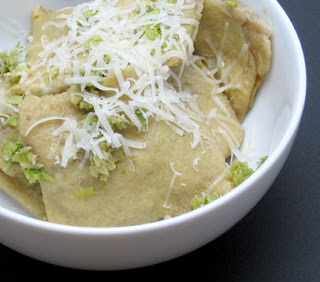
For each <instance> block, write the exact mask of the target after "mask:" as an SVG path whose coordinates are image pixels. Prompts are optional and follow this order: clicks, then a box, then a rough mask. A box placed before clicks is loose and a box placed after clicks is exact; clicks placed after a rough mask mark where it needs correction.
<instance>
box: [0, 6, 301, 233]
mask: <svg viewBox="0 0 320 282" xmlns="http://www.w3.org/2000/svg"><path fill="white" fill-rule="evenodd" d="M270 6H272V7H274V10H275V11H276V13H277V17H281V18H282V20H283V21H284V22H285V26H286V29H287V30H288V32H290V38H291V39H292V42H293V43H294V48H295V51H296V54H297V60H298V65H299V69H298V71H299V81H298V83H297V85H298V89H297V90H296V91H297V93H298V99H299V100H298V101H297V102H296V110H295V112H294V113H293V114H292V118H291V119H290V122H289V125H288V127H287V128H286V131H285V133H284V134H283V136H282V138H281V140H280V142H279V144H278V145H277V146H276V147H275V148H274V151H273V152H272V154H271V155H270V156H269V157H268V158H267V160H266V161H265V162H264V165H263V166H261V168H259V170H257V171H256V172H255V173H254V174H253V175H252V176H251V177H250V178H248V179H247V180H246V181H245V182H244V183H242V184H240V185H239V186H237V187H236V188H235V189H233V190H232V191H230V192H228V193H227V194H225V195H224V196H223V197H221V198H219V199H217V200H215V201H214V202H212V203H209V204H207V205H206V206H203V207H201V208H198V209H196V210H193V211H189V212H186V213H184V214H181V215H178V216H176V217H172V218H168V219H165V220H162V221H157V222H151V223H144V224H139V225H132V226H118V227H117V226H116V227H86V226H70V225H63V224H58V223H52V222H47V221H43V220H41V219H37V218H33V217H30V216H27V215H22V214H19V213H17V212H14V211H11V210H8V209H6V208H4V207H1V206H0V218H1V217H3V218H6V219H7V220H8V221H12V222H15V223H16V224H21V225H24V226H26V227H32V228H34V229H42V230H45V231H49V232H55V233H61V234H62V233H63V234H72V235H76V236H83V235H86V236H114V235H116V236H119V235H120V234H122V235H126V234H137V233H143V232H145V231H154V230H157V229H163V228H168V227H172V226H177V225H180V224H183V223H184V222H186V221H189V220H192V219H195V218H197V217H198V216H201V215H203V214H206V213H207V212H210V211H213V210H215V209H218V208H219V207H221V206H223V205H224V204H225V203H227V202H229V201H232V200H233V199H235V198H236V197H237V195H239V194H241V193H243V192H244V191H245V190H247V189H249V188H250V187H251V186H252V184H253V183H254V182H256V181H259V179H261V178H262V176H263V175H264V174H265V173H266V172H267V171H269V170H270V169H271V168H272V166H273V165H274V164H275V163H276V162H277V160H278V159H279V157H280V156H281V155H282V153H283V152H284V151H285V150H286V148H287V147H288V146H290V142H291V141H292V140H293V139H294V137H295V135H296V133H297V130H298V128H299V125H300V121H301V118H302V115H303V110H304V106H305V100H306V94H307V70H306V62H305V57H304V51H303V48H302V45H301V42H300V39H299V36H298V34H297V31H296V29H295V27H294V25H293V23H292V22H291V20H290V18H289V16H288V15H287V14H286V12H285V11H284V9H283V8H282V6H281V5H280V4H279V2H278V1H277V0H272V3H271V4H270Z"/></svg>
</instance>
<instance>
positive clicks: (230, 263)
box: [0, 0, 320, 282]
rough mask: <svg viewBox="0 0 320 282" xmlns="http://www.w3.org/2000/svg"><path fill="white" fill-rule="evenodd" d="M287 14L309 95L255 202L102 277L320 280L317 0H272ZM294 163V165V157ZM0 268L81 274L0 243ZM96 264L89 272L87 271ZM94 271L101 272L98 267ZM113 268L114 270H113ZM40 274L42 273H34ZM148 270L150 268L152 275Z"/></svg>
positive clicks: (319, 11)
mask: <svg viewBox="0 0 320 282" xmlns="http://www.w3.org/2000/svg"><path fill="white" fill-rule="evenodd" d="M279 2H280V4H281V5H282V6H283V8H284V9H285V11H286V12H287V14H288V16H289V17H290V19H291V21H292V22H293V24H294V26H295V27H296V30H297V32H298V35H299V37H300V40H301V42H302V46H303V49H304V52H305V56H306V64H307V70H308V95H307V101H306V106H305V112H304V115H303V119H302V123H301V127H300V130H299V132H298V136H297V138H296V141H295V143H294V146H293V148H292V151H291V154H290V155H289V158H288V160H287V162H286V163H285V165H284V167H283V169H282V171H281V172H280V174H279V176H278V177H277V179H276V180H275V182H274V184H273V185H272V187H271V188H270V190H269V191H268V193H267V194H266V195H265V196H264V198H263V199H262V200H261V201H260V202H259V203H258V205H257V206H256V207H254V209H253V210H252V211H251V212H250V213H249V214H248V215H247V216H246V217H245V218H243V219H242V220H241V221H240V222H239V223H238V224H236V225H235V226H234V227H233V228H232V229H230V230H229V231H228V232H226V233H225V234H223V235H222V236H221V237H219V238H218V239H216V240H214V241H212V242H210V243H209V244H207V245H206V246H204V247H202V248H200V249H198V250H196V251H194V252H192V253H189V254H187V255H185V256H183V257H180V258H177V259H174V260H172V261H169V262H165V263H161V264H158V265H155V266H150V267H146V268H142V269H134V270H125V271H117V272H103V274H104V275H105V276H104V277H121V275H128V274H129V275H130V277H134V275H137V277H143V276H144V275H148V276H146V277H149V275H150V274H156V276H157V277H158V276H159V277H161V276H162V277H164V278H166V279H168V278H172V275H171V274H170V273H169V272H170V271H174V272H176V273H177V274H179V275H180V277H181V278H183V277H185V276H186V275H187V276H188V277H192V276H193V275H194V276H195V277H198V278H200V279H203V278H204V277H206V278H210V279H212V280H214V281H246V282H247V281H259V282H262V281H290V282H294V281H304V282H312V281H320V243H319V239H320V228H319V222H320V209H319V208H320V205H319V204H320V184H319V183H320V177H319V173H318V168H320V166H319V163H320V158H319V155H320V154H319V153H320V150H319V145H318V141H319V140H320V130H319V125H318V124H319V123H318V118H319V117H320V115H319V112H318V109H319V108H320V97H319V96H317V95H319V93H317V91H319V89H320V79H318V73H319V71H320V68H319V66H320V60H319V58H320V56H319V52H320V51H319V46H320V45H319V37H318V36H319V31H320V21H319V16H320V1H319V0H303V1H302V0H279ZM297 164H299V165H297ZM0 259H1V268H0V269H1V271H2V273H3V272H5V271H6V269H8V267H9V266H12V265H15V268H16V269H17V270H23V271H10V274H11V276H14V275H15V274H17V275H21V276H22V275H23V276H24V277H26V276H27V275H29V274H30V275H33V276H40V275H39V274H40V273H39V271H40V270H44V271H46V272H47V273H50V275H51V273H52V274H54V273H57V274H58V275H59V274H61V275H62V274H63V275H64V274H83V275H85V274H87V273H88V271H83V270H73V269H67V268H63V267H58V266H54V265H49V264H46V263H43V262H40V261H37V260H34V259H31V258H28V257H26V256H24V255H21V254H19V253H17V252H15V251H13V250H11V249H9V248H7V247H5V246H3V245H0ZM92 274H93V275H95V274H98V273H97V272H95V273H92V272H90V277H93V276H92ZM99 274H101V272H99ZM112 275H113V276H112ZM40 277H41V276H40ZM152 277H154V276H152Z"/></svg>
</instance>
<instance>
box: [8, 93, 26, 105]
mask: <svg viewBox="0 0 320 282" xmlns="http://www.w3.org/2000/svg"><path fill="white" fill-rule="evenodd" d="M23 98H24V95H11V96H9V97H8V98H7V99H6V102H7V103H8V104H11V105H18V104H20V103H21V102H22V100H23Z"/></svg>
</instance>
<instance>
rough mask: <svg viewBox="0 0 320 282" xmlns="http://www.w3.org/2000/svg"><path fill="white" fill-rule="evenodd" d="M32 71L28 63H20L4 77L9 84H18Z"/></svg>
mask: <svg viewBox="0 0 320 282" xmlns="http://www.w3.org/2000/svg"><path fill="white" fill-rule="evenodd" d="M29 72H30V69H29V67H28V65H27V64H26V63H20V64H19V65H17V66H16V67H15V68H14V69H12V70H10V71H9V72H6V73H5V74H4V75H3V76H4V77H5V78H6V79H7V81H8V82H9V84H11V85H15V84H17V83H18V82H19V81H20V79H21V77H22V76H23V75H26V74H29Z"/></svg>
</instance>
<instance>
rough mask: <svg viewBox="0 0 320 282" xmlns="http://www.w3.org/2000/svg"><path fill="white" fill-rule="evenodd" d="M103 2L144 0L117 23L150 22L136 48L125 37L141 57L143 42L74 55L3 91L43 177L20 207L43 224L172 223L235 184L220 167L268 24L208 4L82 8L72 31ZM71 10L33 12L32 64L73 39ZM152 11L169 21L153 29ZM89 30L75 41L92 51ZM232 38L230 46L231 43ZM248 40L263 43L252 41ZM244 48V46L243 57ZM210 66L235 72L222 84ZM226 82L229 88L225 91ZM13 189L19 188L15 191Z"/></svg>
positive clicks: (258, 75)
mask: <svg viewBox="0 0 320 282" xmlns="http://www.w3.org/2000/svg"><path fill="white" fill-rule="evenodd" d="M105 2H106V3H111V4H115V3H118V6H120V7H121V10H123V11H125V10H126V9H129V10H130V9H131V8H132V7H133V6H132V5H134V3H140V4H141V3H142V4H141V5H139V9H136V7H135V9H131V10H130V13H127V14H126V15H127V16H125V14H122V17H123V18H122V19H123V20H124V21H125V20H128V21H130V20H131V19H132V17H134V16H136V15H137V14H139V13H140V14H147V15H148V17H149V20H150V21H151V22H148V24H146V23H144V24H143V25H142V26H143V30H140V29H137V31H136V34H138V35H139V36H140V41H134V42H139V43H141V46H143V47H144V48H146V49H145V50H144V52H146V50H147V53H141V54H145V56H140V55H141V54H140V53H139V51H140V50H139V48H137V47H140V46H139V45H138V44H134V45H132V46H131V48H130V49H128V50H127V51H128V52H129V53H128V54H130V56H127V55H128V54H127V53H125V52H123V51H124V50H125V49H121V48H122V47H123V45H122V44H124V42H122V41H121V40H119V50H121V51H122V52H123V53H122V55H121V56H119V55H117V56H115V57H113V56H111V55H110V52H108V53H105V54H103V56H101V53H100V54H99V53H97V54H96V55H95V57H90V56H88V57H86V55H85V56H84V55H83V54H84V53H81V52H80V53H77V56H76V57H74V59H73V60H72V62H73V66H72V67H71V68H70V69H68V70H67V69H66V70H67V71H66V72H65V73H64V75H60V74H61V73H60V71H61V69H60V68H59V67H58V68H54V65H50V64H49V65H50V67H49V68H48V65H44V66H43V68H44V69H45V70H46V71H44V72H41V73H42V75H41V76H39V75H36V76H34V77H33V78H32V76H31V80H30V81H31V82H32V83H30V84H29V85H27V84H25V82H26V81H27V80H23V79H22V80H21V81H20V82H18V83H15V84H14V85H12V86H13V87H12V89H11V91H12V92H11V95H12V96H13V97H14V96H16V95H17V94H18V95H22V97H23V99H21V101H20V102H19V103H18V105H17V109H18V112H19V121H18V123H17V125H16V130H18V133H19V136H20V137H21V140H22V143H23V145H24V146H30V147H32V149H33V153H34V154H35V156H36V158H37V161H39V163H41V164H42V165H43V166H44V168H43V169H44V171H45V174H44V177H41V178H39V180H38V181H37V184H36V185H35V186H34V187H35V188H34V189H35V191H36V193H35V194H34V197H35V198H34V199H32V197H31V198H30V199H29V200H27V201H26V202H22V204H23V205H24V206H25V207H28V205H29V206H30V205H32V206H33V207H34V209H35V210H37V212H34V214H35V215H36V216H38V217H39V218H42V215H43V212H44V209H45V213H46V217H47V220H49V221H52V222H56V223H61V224H68V225H78V226H79V225H80V226H123V225H134V224H141V223H146V222H153V221H157V220H161V219H164V218H166V217H171V216H176V215H179V214H181V213H185V212H188V211H189V210H190V209H191V208H194V207H195V204H193V203H195V202H194V199H196V205H197V206H199V205H200V206H201V205H202V204H204V203H207V202H208V201H211V200H213V199H215V198H217V197H220V196H222V195H224V194H225V193H228V192H229V191H230V190H232V189H233V188H234V187H235V185H234V182H233V181H232V179H231V178H230V173H231V169H230V166H229V163H228V162H226V159H227V158H228V157H230V156H232V155H233V154H234V150H237V149H238V148H239V147H240V146H241V143H242V140H243V136H244V134H245V132H244V129H243V127H242V125H241V121H242V120H243V118H244V117H245V115H246V113H247V112H248V109H249V108H250V106H248V104H249V105H251V104H250V103H251V102H252V99H253V97H254V94H253V93H255V90H256V89H257V88H258V87H259V85H260V82H261V81H262V80H263V77H264V75H265V73H266V72H267V71H268V69H269V64H268V63H269V61H268V60H269V59H270V55H271V54H270V53H269V52H270V50H269V45H268V44H269V43H270V42H269V40H270V39H269V34H268V32H270V30H269V27H268V26H267V25H266V24H265V23H264V22H263V21H260V18H257V17H256V16H255V15H254V14H253V13H252V11H251V10H249V9H246V8H244V7H242V6H240V5H239V4H237V5H235V6H234V7H231V6H230V5H228V4H226V3H224V1H216V0H211V1H209V0H206V1H204V2H202V1H171V0H170V1H167V2H166V1H160V2H158V1H137V2H135V1H133V2H131V1H91V2H88V3H87V4H84V5H88V6H83V7H84V9H83V10H82V17H83V16H84V15H85V19H82V20H85V22H82V23H81V22H78V23H76V27H77V28H79V26H80V27H81V24H87V22H88V21H90V19H95V20H96V21H97V20H98V19H99V17H98V16H99V12H98V11H97V10H95V9H94V7H95V6H94V5H93V6H92V4H97V3H98V4H99V3H105ZM159 3H160V4H159ZM164 3H167V4H166V5H168V6H166V7H164V6H161V5H164ZM179 4H180V5H181V4H182V6H181V7H180V8H181V10H179V12H178V13H177V15H175V16H176V19H179V21H180V26H178V27H177V28H176V29H173V30H174V32H172V33H170V31H171V29H170V28H168V27H169V23H177V22H176V21H173V18H171V17H170V16H172V15H173V14H171V13H176V12H177V11H175V10H170V9H173V8H177V6H178V5H179ZM157 5H160V6H157ZM176 5H177V6H176ZM79 7H80V6H77V7H68V8H66V9H63V10H58V11H47V10H45V9H43V8H38V9H36V10H35V12H34V14H33V24H34V28H33V31H34V34H33V40H34V41H33V42H32V44H31V45H30V46H31V48H30V49H29V53H28V54H27V56H26V58H27V64H30V63H34V64H35V65H39V57H38V54H39V53H41V52H43V50H44V49H45V48H46V45H45V44H44V45H43V43H44V42H47V43H53V42H54V40H56V39H58V38H59V37H64V36H66V35H67V34H68V33H69V32H70V30H71V27H72V26H71V25H70V23H69V25H65V24H62V25H60V24H59V21H60V20H61V21H62V22H63V21H64V20H66V19H68V15H69V14H72V13H73V12H74V10H75V9H76V8H79ZM168 7H169V8H168ZM213 7H215V8H214V11H213V10H212V9H213ZM143 9H145V10H143ZM84 11H85V14H83V12H84ZM114 11H115V10H114ZM178 14H179V16H178ZM160 15H161V16H166V17H167V18H166V21H165V22H163V23H161V24H159V23H158V22H157V21H156V19H157V16H160ZM181 15H182V16H181ZM126 17H127V18H126ZM144 20H145V19H144ZM171 20H172V22H170V21H171ZM199 23H200V25H199ZM226 23H227V24H226ZM230 23H231V24H230ZM211 25H212V26H211ZM226 25H227V26H228V28H227V32H226ZM61 27H62V28H61ZM210 27H212V28H213V29H212V30H216V31H217V32H212V31H210ZM222 27H223V29H222ZM258 27H259V28H260V29H259V28H258ZM81 28H82V27H81ZM219 30H220V31H219ZM252 30H253V33H252V34H251V32H252ZM98 31H99V32H101V33H99V32H97V33H95V34H93V35H92V34H91V37H89V38H87V40H85V41H84V40H83V41H81V42H82V44H87V45H88V46H90V47H89V49H88V53H87V54H89V55H90V54H92V53H94V52H95V51H97V50H100V49H99V48H100V47H105V46H106V41H105V39H106V38H105V37H104V35H105V34H104V33H103V32H104V31H103V30H98ZM230 31H231V32H232V33H233V35H234V37H233V39H238V40H239V42H238V40H237V42H234V41H232V40H231V39H232V36H231V35H230V34H229V32H230ZM125 32H126V31H125V30H124V33H125ZM139 32H141V34H139ZM79 34H80V33H79ZM134 35H135V34H132V36H134ZM204 35H205V36H204ZM224 35H226V36H225V37H224ZM256 35H257V36H258V37H259V38H260V39H262V40H263V42H264V43H262V44H260V43H259V42H260V41H256V42H255V41H254V38H255V36H256ZM119 38H120V37H119ZM46 40H47V41H46ZM194 40H195V44H194ZM223 40H226V42H229V43H228V44H225V45H224V47H225V48H226V49H223V52H220V53H219V52H218V53H219V54H221V57H220V58H219V56H217V52H213V50H214V51H217V50H219V48H220V47H221V45H219V44H221V42H223ZM248 43H250V44H249V45H250V48H247V47H248V46H249V45H248V46H247V45H246V44H248ZM215 44H218V45H216V47H217V46H218V47H217V50H215V49H214V48H212V46H214V45H215ZM234 44H238V45H234ZM241 44H245V45H246V46H245V47H244V48H242V49H241V48H240V45H241ZM49 45H50V44H49ZM101 50H103V49H101ZM101 50H100V52H101ZM219 51H221V50H219ZM91 52H92V53H91ZM130 52H131V53H130ZM133 52H136V53H133ZM49 54H51V55H50V56H49V58H54V57H55V55H54V54H53V53H49ZM134 54H136V55H134ZM261 54H262V55H261ZM126 56H127V57H128V59H127V57H126ZM90 58H91V59H92V58H94V59H95V60H93V61H92V60H91V61H90ZM219 59H221V60H222V61H223V62H224V63H226V66H228V65H229V67H230V69H231V66H232V67H235V69H234V70H232V69H231V71H230V72H228V75H229V76H228V75H224V74H223V72H224V69H223V68H221V65H220V64H219ZM65 62H68V61H67V60H65V61H64V62H63V63H65ZM116 62H117V63H119V62H120V63H121V64H120V65H119V64H118V65H117V64H115V63H116ZM220 63H221V61H220ZM144 64H145V65H144ZM240 64H244V65H246V68H247V69H248V72H244V74H243V77H241V79H240V80H239V81H237V83H234V81H230V80H232V79H233V78H235V77H236V78H237V79H238V73H239V72H240V71H241V72H242V71H243V68H241V67H240ZM57 66H59V65H57ZM110 66H112V67H110ZM86 67H88V69H86ZM40 69H41V67H40ZM48 70H49V71H48ZM106 70H107V71H106ZM42 71H43V70H42ZM88 71H89V73H88ZM232 71H233V72H232ZM9 73H10V72H9ZM33 74H34V73H33ZM43 74H44V76H43ZM230 74H231V75H230ZM39 77H40V80H39ZM21 78H25V77H24V76H23V75H21ZM29 78H30V77H29ZM29 78H28V79H29ZM231 78H232V79H231ZM246 79H247V80H248V81H250V83H249V84H246V83H244V81H245V80H246ZM30 81H29V82H30ZM39 82H40V83H39ZM48 82H49V87H48ZM232 84H233V85H235V84H236V85H237V87H238V88H237V87H235V88H236V90H234V89H232V87H231V88H230V89H228V88H227V87H226V86H230V85H232ZM253 89H254V90H253ZM3 93H4V92H1V95H3ZM239 93H240V94H239ZM150 101H151V102H150ZM248 101H250V103H249V102H248ZM16 165H17V164H16ZM17 167H18V168H19V166H18V165H17ZM20 174H21V171H20ZM0 176H1V175H0ZM5 177H6V179H10V181H11V182H14V181H13V179H15V178H16V177H17V175H14V174H11V175H10V174H8V172H7V174H6V175H5ZM9 186H10V185H9ZM12 188H13V189H12V191H20V188H21V186H19V187H18V186H16V188H14V186H13V187H12ZM40 189H41V190H40ZM21 191H23V190H21ZM11 194H12V197H14V198H16V199H18V197H17V194H15V193H11ZM29 194H30V193H29ZM31 194H32V193H31ZM37 195H41V197H38V196H37ZM34 200H35V201H36V202H37V203H36V204H35V203H33V201H34ZM40 215H41V217H40Z"/></svg>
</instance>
